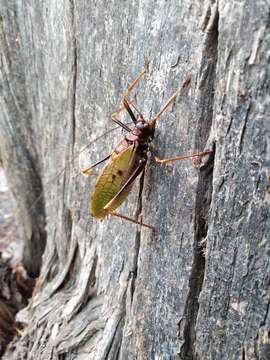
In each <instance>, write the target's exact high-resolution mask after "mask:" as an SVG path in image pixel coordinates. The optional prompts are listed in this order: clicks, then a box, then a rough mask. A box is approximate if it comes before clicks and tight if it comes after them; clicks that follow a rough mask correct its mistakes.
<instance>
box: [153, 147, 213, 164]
mask: <svg viewBox="0 0 270 360" xmlns="http://www.w3.org/2000/svg"><path fill="white" fill-rule="evenodd" d="M212 153H213V151H211V150H207V151H201V152H198V153H195V154H191V155H180V156H173V157H170V158H167V159H160V158H159V157H158V156H155V161H156V162H157V163H160V164H166V163H169V162H173V161H176V160H184V159H190V158H194V157H201V156H206V155H209V154H212Z"/></svg>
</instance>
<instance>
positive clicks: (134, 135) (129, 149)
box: [81, 64, 211, 235]
mask: <svg viewBox="0 0 270 360" xmlns="http://www.w3.org/2000/svg"><path fill="white" fill-rule="evenodd" d="M147 69H148V64H146V65H145V67H144V69H143V70H142V71H141V73H140V74H139V76H138V77H137V78H136V79H135V80H134V81H133V82H132V84H131V85H130V86H129V87H128V90H127V91H126V92H125V93H124V95H123V106H122V107H120V108H119V109H118V110H117V111H116V112H115V113H113V114H112V120H113V121H114V122H115V123H117V124H118V125H119V126H121V127H122V128H123V129H124V130H125V131H126V132H127V133H126V135H125V136H124V138H123V139H122V140H121V141H120V142H119V143H118V144H117V146H116V147H115V149H114V150H113V151H112V153H111V154H109V155H108V156H106V157H105V158H104V159H102V160H100V161H98V162H96V163H95V164H93V165H90V166H89V167H87V168H83V169H81V171H82V173H83V174H85V175H90V174H91V173H92V169H93V168H94V167H96V166H97V165H99V164H101V163H103V162H105V161H107V163H106V164H105V166H104V167H103V169H102V170H101V171H100V172H99V174H98V177H97V180H96V183H95V186H94V189H93V191H92V193H91V196H90V213H91V215H92V216H93V217H94V218H98V219H104V218H105V217H106V216H108V215H111V216H116V217H119V218H122V219H124V220H127V221H131V222H133V223H136V224H140V225H141V226H144V227H147V228H149V229H151V230H152V231H153V234H154V235H155V234H156V229H155V227H154V226H152V225H149V224H146V223H144V222H139V221H137V220H136V219H132V218H130V217H128V216H125V215H122V214H120V213H118V212H116V211H115V210H116V209H117V208H118V207H119V206H120V205H121V204H122V203H123V201H124V200H125V199H126V198H127V196H128V195H129V193H130V191H131V189H132V186H133V185H134V182H135V179H136V178H137V177H138V176H139V175H140V174H141V173H142V172H143V170H144V168H145V166H146V163H147V158H148V152H149V151H153V145H152V141H153V139H154V135H155V127H156V122H157V120H158V119H159V118H160V116H161V115H162V113H163V112H164V111H165V110H166V109H167V108H168V106H169V105H170V104H171V103H172V102H173V101H174V100H175V98H176V97H177V96H179V95H181V94H182V93H183V92H184V91H185V90H186V89H187V87H188V85H189V83H190V81H191V78H190V77H187V79H186V80H185V81H184V82H183V84H182V85H181V86H180V87H179V88H178V89H177V91H176V92H175V93H174V94H173V95H172V96H171V97H170V98H169V99H168V100H167V101H166V102H165V104H164V105H163V106H162V107H161V109H160V110H159V112H158V113H157V114H156V115H155V116H154V117H153V118H151V119H149V120H146V119H144V117H143V115H142V113H141V112H140V111H139V110H138V109H137V108H136V107H135V105H134V104H133V103H132V102H130V101H129V100H128V98H127V95H128V94H129V93H130V91H131V90H132V89H133V88H134V86H135V85H136V84H137V83H138V82H139V80H140V79H141V78H142V76H143V75H144V74H145V72H146V71H147ZM122 110H126V111H127V113H128V114H129V116H130V118H131V120H132V122H133V124H134V126H133V128H132V129H131V128H130V127H128V126H127V125H126V124H124V123H122V122H121V121H120V120H119V119H118V117H117V116H118V114H119V113H120V112H121V111H122ZM134 111H135V112H136V115H135V113H134ZM209 153H211V151H204V152H199V153H195V154H192V155H187V156H175V157H171V158H167V159H160V158H158V157H157V156H155V161H156V162H157V163H168V162H172V161H176V160H182V159H187V158H193V157H200V156H205V155H208V154H209Z"/></svg>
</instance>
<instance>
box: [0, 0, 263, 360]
mask: <svg viewBox="0 0 270 360" xmlns="http://www.w3.org/2000/svg"><path fill="white" fill-rule="evenodd" d="M269 11H270V4H269V1H266V0H258V1H256V2H255V1H252V0H246V1H244V0H242V1H225V0H219V1H215V0H212V1H209V0H205V1H198V0H197V1H192V0H185V1H184V0H183V1H180V2H179V1H173V0H172V1H158V2H155V1H153V0H141V1H123V0H121V1H108V2H106V1H83V0H78V1H73V0H70V1H63V0H62V1H61V0H59V1H51V0H45V1H42V2H41V1H40V2H37V1H36V0H27V1H19V0H12V1H9V2H6V3H5V4H3V3H2V5H1V13H2V15H1V44H3V45H2V46H1V51H2V53H1V79H4V82H3V85H4V86H3V88H2V90H3V91H2V97H1V107H2V111H1V115H0V121H1V122H0V124H1V145H0V147H1V157H2V158H3V162H4V166H5V168H6V169H7V170H6V171H7V175H8V178H9V182H10V187H11V189H12V191H13V194H15V199H16V202H17V204H18V205H17V206H22V207H23V209H24V213H23V214H24V217H27V214H28V213H29V212H27V210H25V209H27V208H28V207H29V202H31V201H33V199H32V198H29V189H36V190H37V191H35V192H34V193H33V192H31V194H32V196H33V197H34V198H35V197H36V196H37V193H38V190H40V188H41V187H42V188H43V190H44V196H43V201H42V205H40V207H39V208H38V209H37V211H38V213H39V214H40V215H39V219H41V220H39V221H37V222H36V224H37V223H38V224H39V225H38V229H39V231H41V232H43V231H44V230H43V229H44V227H43V225H42V221H43V220H42V219H43V214H44V213H46V233H47V244H46V249H45V252H44V255H43V262H42V268H41V275H40V278H39V280H38V283H37V287H36V291H35V294H34V297H33V300H32V302H31V304H30V306H29V307H28V308H27V309H25V310H23V311H21V312H20V313H19V314H18V320H20V321H22V322H25V323H26V329H25V333H24V335H23V336H22V337H21V338H19V339H17V342H15V343H14V344H13V346H15V350H14V349H13V352H12V353H11V352H10V353H8V354H7V355H6V358H8V359H11V358H12V357H13V358H14V359H22V358H24V359H25V358H26V359H32V358H35V359H40V360H41V359H42V360H48V359H60V358H61V359H80V360H84V359H95V360H102V359H118V358H119V359H147V360H148V359H203V360H206V359H211V360H212V359H217V360H220V359H228V360H233V359H252V360H253V359H264V360H266V359H269V358H270V344H269V325H270V324H269V321H270V318H269V294H270V293H269V275H270V266H269V223H270V222H269V153H270V152H269V113H270V95H269V78H270V74H269V59H270V53H269V48H270V46H269V45H270V33H269ZM145 58H148V59H149V60H150V69H149V73H148V74H147V75H146V77H145V79H144V80H143V81H142V82H141V83H140V86H139V87H138V88H137V89H136V91H135V92H134V94H135V97H133V98H135V99H136V101H137V104H138V107H139V108H140V109H141V110H142V111H143V113H144V115H145V116H146V117H147V118H149V117H151V116H153V114H155V113H156V112H157V111H158V110H159V109H160V107H161V105H162V104H163V103H164V101H165V100H166V99H167V98H168V97H169V96H170V95H171V94H172V93H173V92H174V91H175V90H176V89H177V87H178V86H179V85H180V84H181V82H182V81H183V80H184V79H185V78H186V77H187V76H188V75H191V77H192V82H191V86H190V88H189V90H188V91H187V92H186V93H185V94H184V95H183V96H181V98H178V99H177V100H176V101H175V103H174V104H173V106H172V107H170V108H169V109H168V111H167V112H166V114H164V116H162V118H161V119H160V121H159V122H158V129H157V133H156V138H155V140H154V144H155V146H156V148H157V150H158V152H159V155H160V156H161V157H168V156H171V155H178V154H186V153H191V152H194V151H198V150H203V149H204V148H208V149H213V151H214V154H213V156H211V157H210V158H208V159H206V158H205V159H204V160H203V161H202V163H201V164H200V165H198V164H197V167H194V166H193V165H192V162H191V161H182V162H175V163H174V164H173V166H172V169H169V170H170V171H168V169H166V167H164V166H158V165H156V164H155V163H154V162H153V161H150V162H149V164H148V167H147V171H146V174H145V177H144V179H143V181H141V182H140V181H138V184H137V185H136V187H135V188H134V191H133V192H132V194H131V196H130V197H129V199H128V201H126V202H125V204H124V205H123V206H122V207H121V208H120V210H121V212H122V213H123V214H126V215H129V216H135V213H137V214H141V215H142V216H143V219H144V221H145V222H148V223H150V224H152V225H154V226H156V227H157V231H158V237H157V239H156V240H155V241H153V240H151V232H149V231H148V230H147V229H142V228H140V227H137V226H136V225H133V224H130V223H127V222H123V221H120V220H119V219H113V218H109V219H106V220H105V221H104V222H99V221H98V220H96V219H92V218H91V217H90V216H89V210H88V203H89V192H90V189H91V187H92V186H93V184H94V179H91V178H90V179H85V178H84V177H82V176H81V175H80V174H79V163H80V164H81V165H82V164H84V165H86V164H89V163H93V162H95V161H97V160H98V159H100V158H101V157H102V156H103V157H104V156H105V155H107V154H108V153H110V151H111V150H112V148H113V146H114V145H115V143H116V142H117V141H118V140H119V139H121V137H122V136H123V135H122V133H121V130H117V131H115V132H113V133H110V134H109V135H107V136H106V137H103V138H102V139H100V140H98V141H97V142H95V143H94V144H92V145H91V146H90V147H89V150H87V151H86V152H84V153H82V154H81V155H80V157H79V159H78V158H76V159H74V160H72V159H73V157H74V156H75V155H76V154H77V153H78V152H79V151H80V150H81V149H82V148H83V147H84V146H86V145H87V144H88V143H89V142H90V141H91V140H92V139H94V138H96V137H97V136H99V135H101V134H102V133H103V132H104V131H106V130H108V129H110V128H111V127H113V125H112V123H111V121H110V114H111V113H112V112H113V111H114V110H115V109H116V108H117V106H118V105H119V102H120V100H121V94H122V93H123V92H124V91H125V89H126V87H127V84H128V83H129V82H130V81H131V80H132V79H133V78H134V77H135V76H136V74H137V73H138V72H139V71H140V70H141V68H142V67H143V64H144V61H145ZM134 94H133V95H134ZM11 129H12V133H10V132H11ZM24 149H27V151H24ZM65 166H66V169H65V171H64V172H63V174H62V176H61V177H59V178H57V180H55V181H50V180H51V179H53V178H54V177H55V175H56V174H57V173H59V172H60V171H61V169H63V168H64V167H65ZM199 166H200V168H199ZM21 167H22V168H23V169H22V168H21ZM36 181H37V182H36ZM29 187H30V188H29ZM18 193H20V197H18V196H17V195H16V194H18ZM43 209H44V210H43ZM27 218H28V217H27ZM33 218H34V219H37V217H36V216H35V217H33V216H32V217H31V216H30V219H33ZM40 221H41V222H40ZM21 224H22V225H21V226H22V233H23V231H25V225H24V223H23V222H21ZM28 227H29V225H28ZM31 229H33V231H32V233H33V234H34V235H33V236H34V237H36V236H37V237H38V236H40V235H36V229H35V228H32V225H31ZM38 234H39V233H38ZM25 239H26V245H25V246H26V248H27V249H28V250H29V249H30V250H31V251H33V247H32V245H31V243H30V244H29V242H28V243H27V236H25ZM42 241H43V240H42ZM30 250H29V251H30ZM38 263H40V261H39V262H38Z"/></svg>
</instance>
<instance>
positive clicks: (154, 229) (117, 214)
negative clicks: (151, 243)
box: [110, 211, 157, 237]
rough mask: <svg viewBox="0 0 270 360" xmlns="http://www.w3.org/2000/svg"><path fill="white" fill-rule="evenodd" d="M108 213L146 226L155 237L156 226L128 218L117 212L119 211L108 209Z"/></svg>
mask: <svg viewBox="0 0 270 360" xmlns="http://www.w3.org/2000/svg"><path fill="white" fill-rule="evenodd" d="M110 215H112V216H117V217H119V218H121V219H124V220H127V221H130V222H132V223H134V224H138V225H141V226H144V227H147V228H148V229H151V230H152V232H153V236H154V237H156V234H157V231H156V228H155V227H154V226H152V225H149V224H146V223H143V222H141V221H137V220H134V219H132V218H130V217H128V216H125V215H122V214H119V213H117V212H115V211H110Z"/></svg>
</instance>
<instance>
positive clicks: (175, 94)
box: [151, 76, 191, 122]
mask: <svg viewBox="0 0 270 360" xmlns="http://www.w3.org/2000/svg"><path fill="white" fill-rule="evenodd" d="M190 81H191V77H190V76H188V77H187V78H186V80H185V81H184V82H183V83H182V85H181V86H180V87H179V88H178V90H176V92H175V93H174V94H173V95H172V96H171V97H170V98H169V99H168V100H167V101H166V103H165V104H164V105H163V106H162V108H161V109H160V110H159V112H158V113H157V114H156V115H155V116H154V117H153V118H152V119H151V121H153V122H156V121H157V119H158V118H159V117H160V116H161V114H162V113H163V112H164V111H165V110H166V109H167V107H168V106H169V105H170V104H171V103H172V102H173V101H174V100H175V98H176V97H177V96H179V95H182V94H183V92H184V91H185V90H186V88H187V87H188V85H189V83H190Z"/></svg>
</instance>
